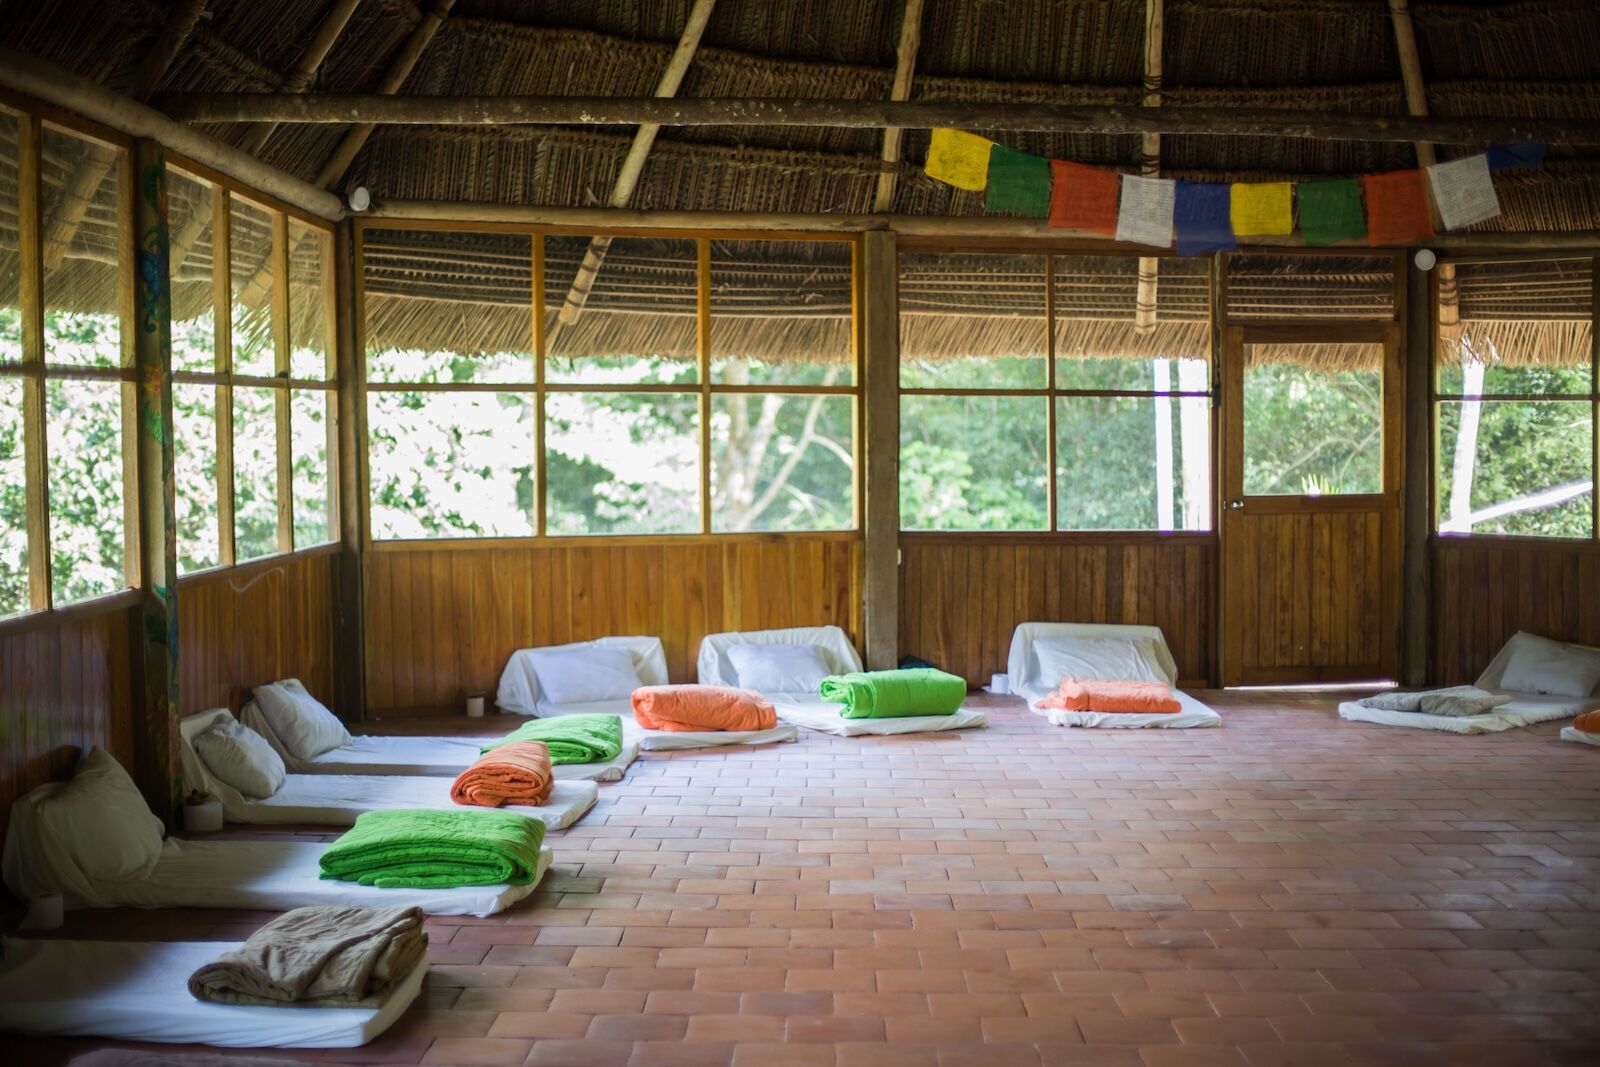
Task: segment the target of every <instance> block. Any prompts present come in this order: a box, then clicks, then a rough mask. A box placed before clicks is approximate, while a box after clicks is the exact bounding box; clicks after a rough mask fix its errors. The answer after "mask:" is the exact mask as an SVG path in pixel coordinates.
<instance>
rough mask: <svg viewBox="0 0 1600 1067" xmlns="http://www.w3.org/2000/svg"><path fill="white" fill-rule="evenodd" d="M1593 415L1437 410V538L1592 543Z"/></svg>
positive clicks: (1486, 405)
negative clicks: (1496, 536) (1474, 536)
mask: <svg viewBox="0 0 1600 1067" xmlns="http://www.w3.org/2000/svg"><path fill="white" fill-rule="evenodd" d="M1593 412H1594V408H1593V406H1592V405H1591V404H1590V403H1589V402H1588V401H1566V402H1563V401H1542V402H1534V403H1522V402H1515V403H1513V402H1498V403H1497V402H1492V401H1466V402H1457V401H1447V402H1444V403H1441V404H1440V405H1439V448H1438V460H1439V470H1438V487H1439V492H1438V497H1439V530H1440V531H1441V532H1442V533H1479V534H1506V535H1511V536H1520V537H1590V536H1592V534H1593V529H1594V527H1593V523H1594V469H1593V467H1592V464H1593V462H1594V460H1593V455H1594V452H1593V448H1594V432H1595V431H1594V414H1593Z"/></svg>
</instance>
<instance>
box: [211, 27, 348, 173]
mask: <svg viewBox="0 0 1600 1067" xmlns="http://www.w3.org/2000/svg"><path fill="white" fill-rule="evenodd" d="M360 6H361V0H336V2H335V3H334V5H333V7H331V8H329V9H328V13H327V14H326V15H324V16H322V21H321V22H320V23H318V24H317V32H316V33H315V34H314V35H313V36H312V38H311V43H310V44H308V45H306V50H305V51H304V52H302V53H300V59H299V61H298V62H296V63H295V65H294V69H293V70H291V71H290V72H289V73H288V74H287V75H285V76H284V79H283V84H282V85H281V86H280V87H279V88H280V90H281V91H282V92H286V93H303V92H305V91H306V86H308V85H310V84H311V79H312V78H314V77H316V74H317V71H318V70H320V69H321V68H322V61H323V60H325V59H327V58H328V53H329V52H331V51H333V45H334V42H336V41H337V40H338V39H339V35H340V34H341V33H343V32H344V28H345V26H347V25H349V23H350V18H351V16H353V15H354V14H355V13H356V8H358V7H360ZM277 128H278V126H277V124H276V123H268V124H266V125H264V126H259V127H257V128H256V129H255V130H253V131H251V133H250V136H249V137H247V138H245V140H244V143H243V144H241V145H240V146H239V147H240V148H243V149H244V150H245V151H246V152H249V153H250V154H251V155H260V154H261V150H262V149H263V148H265V147H266V144H267V141H268V139H270V138H271V137H272V134H273V131H274V130H276V129H277Z"/></svg>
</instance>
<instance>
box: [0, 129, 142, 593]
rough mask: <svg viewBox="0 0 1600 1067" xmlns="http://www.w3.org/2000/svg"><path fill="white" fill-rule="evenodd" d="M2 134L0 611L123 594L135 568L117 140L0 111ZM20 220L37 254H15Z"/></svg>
mask: <svg viewBox="0 0 1600 1067" xmlns="http://www.w3.org/2000/svg"><path fill="white" fill-rule="evenodd" d="M0 142H8V143H9V144H10V146H11V148H10V150H9V151H6V152H3V153H0V155H3V156H4V159H3V160H0V220H9V222H0V615H10V614H15V613H17V612H21V611H27V610H30V609H32V610H42V609H48V608H51V607H56V606H60V605H63V604H69V603H73V602H75V601H80V600H86V599H89V598H91V597H97V596H103V595H106V594H108V593H114V592H117V591H119V590H122V589H126V588H127V587H128V585H129V583H130V580H131V576H132V574H133V572H134V570H135V566H134V564H133V563H132V561H131V559H130V552H131V545H132V539H131V538H130V537H129V529H130V526H131V519H130V516H129V514H128V510H127V509H128V506H129V503H130V501H129V499H128V494H127V487H128V486H129V485H130V484H132V481H131V479H132V472H131V467H130V465H131V463H132V458H133V457H132V454H131V449H130V448H129V447H127V441H126V437H127V429H126V424H127V419H126V413H127V412H128V411H130V410H131V405H132V385H131V371H130V370H129V367H130V366H131V363H132V350H131V345H130V344H129V339H128V335H127V323H126V322H125V319H124V316H125V313H126V305H127V299H126V298H127V296H128V295H129V294H130V293H131V284H130V283H131V279H132V273H131V263H130V259H129V256H130V252H131V246H130V245H129V244H128V236H127V235H128V234H129V233H131V224H130V222H129V220H128V219H127V218H125V214H126V212H127V210H128V208H127V207H126V206H125V204H124V202H123V201H124V197H123V193H124V191H125V188H126V186H125V183H126V182H127V181H128V180H129V176H128V159H127V153H126V151H125V150H124V149H122V148H120V147H118V146H115V145H112V144H107V143H104V142H102V141H99V140H96V139H94V138H91V137H88V136H84V135H81V134H79V133H76V132H73V131H71V130H66V129H62V128H60V127H57V126H54V125H51V124H49V123H43V122H40V121H39V120H38V119H36V118H33V117H31V116H28V115H19V114H15V113H11V112H6V111H0ZM29 157H31V159H30V158H29ZM24 160H25V161H28V162H30V163H36V164H37V167H36V168H35V167H33V166H29V167H28V168H26V169H24V168H23V167H21V166H19V161H24ZM35 174H36V175H37V179H36V181H34V180H32V176H33V175H35ZM29 215H31V216H32V221H31V223H29V224H30V225H32V226H34V227H36V229H35V231H34V232H36V233H38V234H40V235H42V240H41V241H40V242H39V244H37V245H32V247H31V248H30V249H29V251H32V250H33V249H35V248H36V249H37V252H38V254H37V255H36V256H34V255H24V254H21V253H20V251H19V250H20V249H21V247H22V242H21V241H20V240H19V237H20V232H19V230H20V226H19V224H21V223H22V222H23V221H24V219H25V218H26V217H27V216H29ZM30 244H31V243H30Z"/></svg>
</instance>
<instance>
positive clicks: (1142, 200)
mask: <svg viewBox="0 0 1600 1067" xmlns="http://www.w3.org/2000/svg"><path fill="white" fill-rule="evenodd" d="M1177 186H1178V183H1177V182H1174V181H1169V180H1168V179H1166V178H1140V177H1136V176H1135V175H1132V174H1124V175H1123V176H1122V209H1121V210H1120V211H1119V212H1118V213H1117V240H1119V241H1127V242H1129V243H1130V244H1136V245H1154V246H1156V247H1157V248H1165V247H1167V246H1168V245H1170V244H1171V243H1172V208H1173V198H1174V196H1175V195H1176V193H1177Z"/></svg>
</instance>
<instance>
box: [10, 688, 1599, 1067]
mask: <svg viewBox="0 0 1600 1067" xmlns="http://www.w3.org/2000/svg"><path fill="white" fill-rule="evenodd" d="M985 699H986V702H987V703H989V704H990V706H991V708H992V715H991V727H990V729H988V730H983V731H971V732H968V733H964V734H951V735H940V736H935V737H923V738H910V739H907V738H865V739H860V740H844V739H839V738H832V737H824V736H822V735H818V734H805V735H804V736H803V737H802V739H801V741H800V743H798V744H794V745H780V746H775V747H771V748H766V749H760V750H742V751H741V750H731V751H729V750H724V751H709V752H698V753H682V754H677V755H671V756H669V755H665V754H659V755H651V756H648V757H646V758H645V759H643V760H642V761H641V762H640V763H638V764H636V765H635V767H634V768H633V769H632V770H631V771H630V773H629V776H628V778H627V780H626V781H624V782H621V783H619V784H617V785H613V786H606V787H603V788H602V790H601V801H600V804H599V807H597V808H596V809H595V810H594V811H593V812H591V813H590V814H589V815H588V816H587V817H585V819H584V820H583V821H582V822H581V823H580V824H579V825H578V826H576V827H574V828H573V829H571V830H569V831H567V832H566V833H564V834H557V835H555V836H554V837H553V838H552V844H553V845H554V847H555V850H556V867H555V869H554V871H552V873H551V875H550V877H549V878H548V879H547V880H546V882H545V884H544V886H543V888H542V889H541V891H540V892H539V893H538V894H537V895H536V897H535V898H534V899H533V901H532V903H531V905H529V906H524V907H521V908H519V909H517V910H515V911H512V912H510V913H508V914H505V915H501V916H497V917H494V918H491V919H487V920H470V919H469V920H462V919H439V920H435V921H433V922H431V923H430V924H429V928H430V930H429V932H430V935H431V937H432V945H433V947H432V950H431V955H432V960H433V971H432V974H431V976H430V978H429V979H428V985H427V987H426V992H425V994H424V997H423V1000H422V1002H421V1003H420V1004H419V1005H418V1006H417V1007H416V1008H414V1009H413V1010H412V1011H411V1013H410V1014H409V1015H408V1016H407V1017H406V1018H405V1019H404V1020H403V1021H402V1022H401V1023H400V1024H399V1025H397V1026H396V1027H395V1028H394V1029H393V1030H392V1031H391V1032H390V1033H389V1034H387V1035H386V1036H384V1037H383V1038H381V1039H380V1040H379V1041H377V1042H376V1043H374V1044H373V1045H371V1046H370V1047H368V1048H365V1049H361V1050H358V1051H354V1052H351V1051H343V1052H339V1053H335V1054H315V1053H310V1054H308V1053H290V1054H288V1055H289V1056H290V1057H292V1058H300V1059H319V1060H323V1061H334V1062H355V1063H396V1064H399V1063H405V1064H416V1063H424V1064H536V1065H552V1067H556V1065H559V1067H582V1065H597V1067H605V1065H617V1067H658V1065H659V1067H666V1065H673V1064H686V1065H695V1067H704V1065H715V1064H733V1065H735V1067H760V1065H772V1067H780V1065H798V1067H812V1065H817V1067H830V1065H836V1067H875V1065H891V1064H892V1065H908V1067H924V1065H926V1067H957V1065H967V1064H972V1065H1000V1067H1011V1065H1017V1067H1031V1065H1047V1064H1075V1065H1077V1064H1082V1065H1105V1067H1110V1065H1129V1067H1134V1065H1139V1067H1201V1065H1207V1067H1209V1065H1249V1067H1290V1065H1294V1067H1323V1065H1328V1067H1334V1065H1345V1064H1349V1065H1369V1064H1371V1065H1384V1064H1403V1065H1406V1067H1429V1065H1434V1064H1446V1065H1457V1067H1470V1065H1479V1064H1481V1065H1485V1067H1520V1065H1536V1064H1562V1065H1571V1067H1576V1065H1579V1064H1585V1065H1593V1064H1597V1063H1600V909H1597V905H1600V751H1596V750H1595V749H1592V748H1585V747H1583V746H1579V745H1571V744H1564V743H1561V742H1558V741H1557V740H1556V731H1557V726H1556V725H1554V724H1552V725H1550V726H1546V727H1536V728H1532V729H1526V730H1518V731H1513V732H1511V733H1509V734H1502V735H1498V736H1488V737H1458V736H1451V735H1442V734H1434V733H1429V732H1425V731H1410V730H1399V729H1393V728H1384V727H1378V726H1366V725H1358V724H1352V723H1343V722H1340V721H1339V720H1338V719H1337V718H1336V717H1335V715H1334V714H1333V712H1332V711H1331V710H1330V709H1331V707H1332V703H1331V702H1330V701H1328V700H1326V699H1321V698H1315V699H1313V698H1306V697H1295V698H1284V697H1282V696H1276V697H1271V698H1268V697H1263V696H1243V695H1239V694H1228V695H1222V694H1217V695H1215V697H1214V701H1215V703H1216V704H1217V705H1218V706H1219V707H1221V708H1222V709H1223V711H1224V714H1225V716H1226V725H1225V727H1224V728H1223V729H1221V730H1191V731H1181V732H1178V731H1174V732H1161V731H1140V732H1133V731H1130V732H1126V733H1124V732H1120V731H1089V730H1070V731H1069V730H1062V729H1055V728H1052V727H1049V726H1047V725H1045V724H1044V723H1043V721H1042V720H1039V719H1037V718H1035V717H1033V716H1031V715H1029V714H1027V713H1026V712H1025V711H1023V710H1022V709H1021V707H1020V704H1019V703H1017V702H1015V701H1008V700H996V699H992V698H985ZM492 723H493V720H491V724H492ZM407 728H408V729H418V728H420V727H419V726H418V725H417V724H408V726H407ZM262 918H263V917H262V916H260V915H254V914H251V915H240V914H237V913H221V912H212V913H201V912H187V913H159V914H152V913H137V912H102V913H93V914H79V915H76V916H74V917H73V919H72V922H71V924H70V925H69V928H68V930H67V933H69V934H77V935H80V936H83V935H92V936H124V937H158V938H178V937H194V936H201V937H223V936H237V935H239V934H242V933H243V932H246V931H248V930H249V929H251V928H252V926H253V925H254V924H256V923H258V922H260V921H261V920H262ZM86 1047H89V1043H86V1042H30V1043H27V1044H25V1045H18V1044H16V1043H13V1049H14V1050H15V1051H16V1052H20V1053H21V1056H20V1057H19V1056H16V1055H8V1056H6V1057H5V1059H4V1062H6V1063H28V1064H34V1063H39V1064H48V1063H55V1062H61V1061H64V1060H65V1059H66V1058H67V1057H68V1056H70V1055H71V1054H73V1053H74V1052H76V1051H79V1050H81V1049H83V1048H86Z"/></svg>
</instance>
